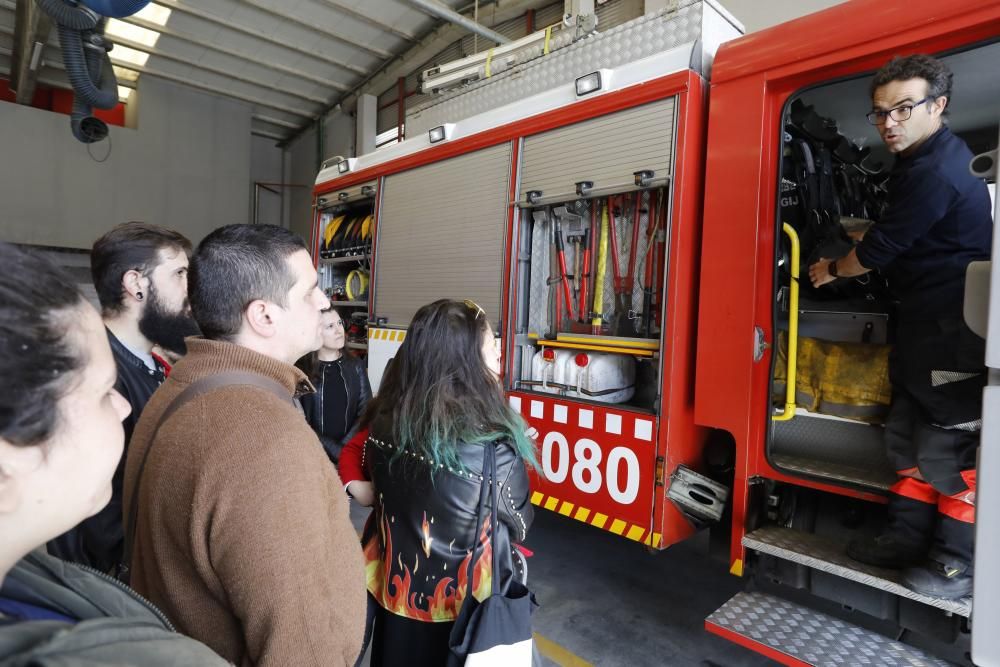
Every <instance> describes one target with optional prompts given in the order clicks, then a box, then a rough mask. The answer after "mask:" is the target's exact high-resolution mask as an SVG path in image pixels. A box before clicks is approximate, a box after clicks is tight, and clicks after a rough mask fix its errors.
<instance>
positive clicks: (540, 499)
mask: <svg viewBox="0 0 1000 667" xmlns="http://www.w3.org/2000/svg"><path fill="white" fill-rule="evenodd" d="M508 400H509V401H510V405H511V407H513V408H514V409H515V410H517V411H518V412H519V413H521V416H523V417H524V419H525V421H527V422H528V424H529V425H530V426H532V427H534V428H535V429H536V430H537V431H538V436H537V439H538V440H537V445H538V461H539V464H540V466H541V470H540V472H539V474H536V475H533V479H532V498H531V501H532V502H533V503H534V504H535V505H538V506H540V507H545V508H546V509H549V510H552V511H554V512H558V513H559V514H563V515H565V516H569V517H572V518H574V519H577V520H578V521H583V522H585V523H588V524H590V525H592V526H595V527H597V528H601V529H602V530H607V531H610V532H612V533H615V534H617V535H622V536H624V537H627V538H629V539H631V540H635V541H637V542H643V543H645V544H648V545H650V546H654V547H658V546H659V543H660V540H661V535H660V534H658V533H654V532H653V531H652V530H651V529H650V526H651V524H652V511H653V510H652V508H653V493H654V488H655V486H654V481H655V480H654V477H655V474H656V434H657V428H656V417H655V416H654V415H647V414H641V413H635V412H628V411H625V410H620V409H616V408H614V407H610V406H607V407H606V406H598V405H591V404H580V403H575V402H572V401H567V400H563V399H559V398H556V397H549V396H542V395H537V394H525V393H521V392H513V393H511V394H510V395H509V398H508Z"/></svg>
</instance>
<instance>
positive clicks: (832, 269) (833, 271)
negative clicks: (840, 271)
mask: <svg viewBox="0 0 1000 667" xmlns="http://www.w3.org/2000/svg"><path fill="white" fill-rule="evenodd" d="M826 270H827V272H828V273H829V274H830V275H831V276H833V277H834V278H839V277H840V276H838V275H837V260H832V261H831V262H830V263H829V264H827V265H826Z"/></svg>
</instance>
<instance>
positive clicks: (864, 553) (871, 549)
mask: <svg viewBox="0 0 1000 667" xmlns="http://www.w3.org/2000/svg"><path fill="white" fill-rule="evenodd" d="M929 547H930V545H929V544H927V543H926V542H913V541H909V540H904V539H902V538H901V537H899V536H898V535H894V534H892V533H888V534H885V535H878V536H876V537H859V538H857V539H854V540H851V541H850V543H849V544H848V545H847V555H848V556H850V557H851V558H853V559H854V560H856V561H858V562H859V563H866V564H868V565H874V566H876V567H885V568H890V569H893V570H901V569H903V568H906V567H911V566H914V565H917V564H919V563H921V562H923V561H924V559H925V558H927V549H928V548H929Z"/></svg>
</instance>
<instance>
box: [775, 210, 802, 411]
mask: <svg viewBox="0 0 1000 667" xmlns="http://www.w3.org/2000/svg"><path fill="white" fill-rule="evenodd" d="M781 229H782V230H783V231H784V232H785V234H787V235H788V239H789V240H790V241H791V242H792V266H791V272H792V280H791V283H790V284H789V290H788V292H789V295H788V373H787V374H786V377H785V408H784V410H782V411H781V412H778V413H775V414H774V415H773V416H772V417H771V419H772V420H774V421H776V422H785V421H788V420H789V419H791V418H792V417H794V416H795V380H796V377H795V374H796V372H797V370H796V368H795V361H796V359H797V358H798V356H799V235H798V234H796V233H795V229H794V228H793V227H792V226H791V225H790V224H788V223H787V222H786V223H783V224H782V226H781Z"/></svg>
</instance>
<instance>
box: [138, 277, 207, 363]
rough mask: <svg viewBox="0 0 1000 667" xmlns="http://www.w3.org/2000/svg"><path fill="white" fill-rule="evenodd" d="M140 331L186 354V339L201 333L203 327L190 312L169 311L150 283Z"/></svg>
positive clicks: (173, 350)
mask: <svg viewBox="0 0 1000 667" xmlns="http://www.w3.org/2000/svg"><path fill="white" fill-rule="evenodd" d="M185 304H186V302H185ZM185 309H186V305H185ZM139 333H141V334H142V335H143V336H145V337H146V339H147V340H151V341H152V342H154V343H156V344H157V345H159V346H160V347H162V348H164V349H166V350H169V351H170V352H173V353H174V354H179V355H184V354H187V345H186V344H185V343H184V339H185V338H187V337H188V336H198V335H200V334H201V329H199V328H198V323H197V322H195V320H194V317H192V316H191V315H190V314H189V313H185V312H183V311H182V312H179V313H169V312H167V310H166V309H165V308H164V307H163V302H162V301H160V298H159V295H158V294H157V293H156V290H155V289H153V287H152V285H150V289H149V301H148V302H147V303H146V308H145V310H143V311H142V316H141V317H140V318H139Z"/></svg>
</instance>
